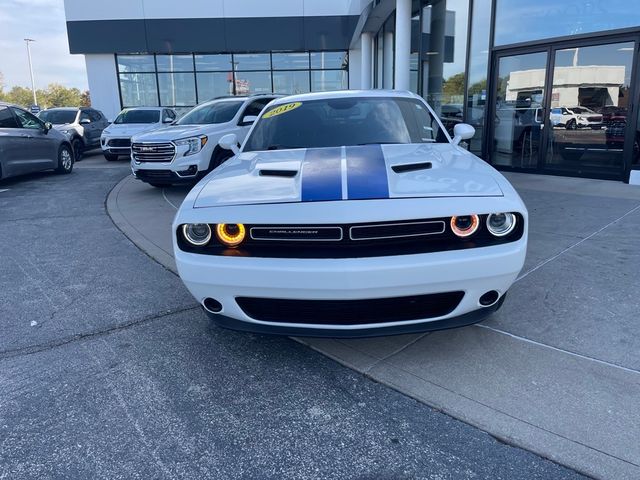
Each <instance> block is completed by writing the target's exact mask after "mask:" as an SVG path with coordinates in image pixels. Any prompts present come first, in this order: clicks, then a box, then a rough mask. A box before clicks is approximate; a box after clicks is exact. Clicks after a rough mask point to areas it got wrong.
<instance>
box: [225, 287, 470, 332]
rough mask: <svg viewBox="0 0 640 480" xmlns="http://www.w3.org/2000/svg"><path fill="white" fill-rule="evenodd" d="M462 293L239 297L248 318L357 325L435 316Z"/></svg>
mask: <svg viewBox="0 0 640 480" xmlns="http://www.w3.org/2000/svg"><path fill="white" fill-rule="evenodd" d="M463 297H464V292H445V293H431V294H427V295H414V296H410V297H392V298H368V299H363V300H287V299H274V298H254V297H238V298H236V302H237V303H238V305H239V306H240V308H241V309H242V311H243V312H244V313H246V314H247V315H248V316H249V317H251V318H253V319H255V320H260V321H263V322H280V323H303V324H314V325H360V324H371V323H386V322H401V321H406V320H420V319H425V318H427V319H428V318H436V317H441V316H443V315H447V314H449V313H451V312H453V311H454V310H455V309H456V307H457V306H458V305H459V304H460V301H461V300H462V298H463Z"/></svg>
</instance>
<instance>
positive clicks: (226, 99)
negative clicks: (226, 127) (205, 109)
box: [198, 93, 284, 106]
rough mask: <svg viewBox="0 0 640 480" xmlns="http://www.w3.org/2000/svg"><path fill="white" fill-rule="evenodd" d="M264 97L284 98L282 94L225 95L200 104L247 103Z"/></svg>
mask: <svg viewBox="0 0 640 480" xmlns="http://www.w3.org/2000/svg"><path fill="white" fill-rule="evenodd" d="M262 97H273V98H281V97H284V95H282V94H281V93H256V94H253V95H228V96H227V95H225V96H223V97H216V98H212V99H211V100H207V101H205V102H202V103H199V104H198V106H200V105H209V104H211V103H218V102H234V101H243V102H245V101H247V100H257V99H259V98H262Z"/></svg>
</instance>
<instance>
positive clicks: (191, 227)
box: [182, 223, 211, 247]
mask: <svg viewBox="0 0 640 480" xmlns="http://www.w3.org/2000/svg"><path fill="white" fill-rule="evenodd" d="M182 235H183V236H184V238H185V239H186V240H187V242H189V243H190V244H191V245H195V246H196V247H201V246H203V245H206V244H207V243H209V240H211V227H210V226H209V225H207V224H206V223H186V224H184V225H183V226H182Z"/></svg>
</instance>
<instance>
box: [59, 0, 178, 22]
mask: <svg viewBox="0 0 640 480" xmlns="http://www.w3.org/2000/svg"><path fill="white" fill-rule="evenodd" d="M157 1H158V3H165V2H166V3H168V0H157ZM64 11H65V15H66V17H67V21H68V22H69V21H74V20H125V19H130V18H132V19H136V18H144V10H143V5H142V0H108V1H103V0H94V1H90V2H89V1H87V0H64Z"/></svg>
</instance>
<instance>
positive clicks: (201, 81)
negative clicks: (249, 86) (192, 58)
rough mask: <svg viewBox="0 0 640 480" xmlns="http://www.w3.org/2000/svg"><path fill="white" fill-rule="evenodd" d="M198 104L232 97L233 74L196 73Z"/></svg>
mask: <svg viewBox="0 0 640 480" xmlns="http://www.w3.org/2000/svg"><path fill="white" fill-rule="evenodd" d="M196 81H197V84H198V102H206V101H207V100H211V99H212V98H216V97H222V96H225V95H233V74H232V73H231V72H198V73H196Z"/></svg>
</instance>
